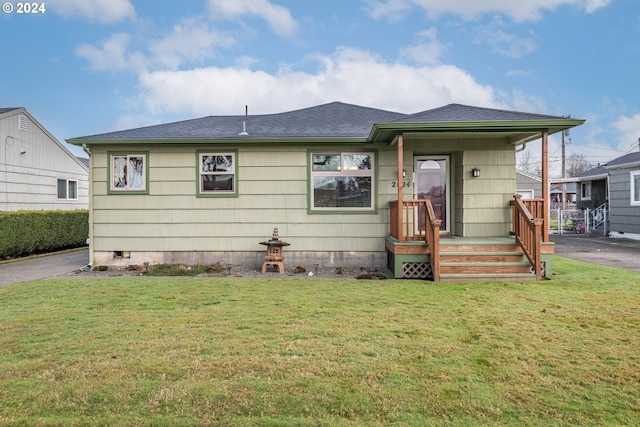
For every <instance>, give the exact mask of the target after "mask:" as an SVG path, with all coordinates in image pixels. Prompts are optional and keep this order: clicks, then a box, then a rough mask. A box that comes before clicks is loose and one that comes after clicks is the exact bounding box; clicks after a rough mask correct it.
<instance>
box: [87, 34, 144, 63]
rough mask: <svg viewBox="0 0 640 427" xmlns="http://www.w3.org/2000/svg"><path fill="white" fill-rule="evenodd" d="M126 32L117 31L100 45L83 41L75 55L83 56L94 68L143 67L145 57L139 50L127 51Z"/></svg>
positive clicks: (127, 39)
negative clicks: (92, 44)
mask: <svg viewBox="0 0 640 427" xmlns="http://www.w3.org/2000/svg"><path fill="white" fill-rule="evenodd" d="M130 40H131V37H129V35H128V34H125V33H117V34H113V35H111V36H110V37H109V38H108V39H106V40H104V41H103V43H102V46H101V47H95V46H91V45H89V44H86V43H83V44H82V45H80V46H79V47H78V48H77V49H76V55H78V56H79V57H80V58H84V59H85V60H87V61H88V62H89V65H90V66H91V68H92V69H94V70H100V71H104V70H127V69H139V68H143V67H144V66H145V64H146V63H147V59H146V58H145V57H144V55H142V54H141V53H139V52H128V49H127V48H128V45H129V42H130Z"/></svg>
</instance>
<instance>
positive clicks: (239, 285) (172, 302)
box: [0, 257, 640, 426]
mask: <svg viewBox="0 0 640 427" xmlns="http://www.w3.org/2000/svg"><path fill="white" fill-rule="evenodd" d="M555 270H556V274H555V276H554V278H553V280H551V281H544V282H537V283H536V282H526V283H519V282H491V283H464V284H452V283H446V284H439V283H432V282H423V281H410V280H404V281H402V280H363V281H359V280H354V279H344V280H323V279H317V278H314V279H309V278H305V279H242V278H215V279H205V278H150V277H142V278H111V279H82V278H78V279H71V280H46V281H35V282H29V283H21V284H15V285H9V286H4V287H0V425H29V426H48V425H64V426H74V425H104V426H119V425H122V426H129V425H136V426H182V425H185V426H186V425H198V426H206V425H234V426H235V425H243V426H246V425H248V426H251V425H259V426H284V425H300V426H305V425H309V426H332V425H336V426H361V425H366V426H375V425H415V426H425V425H436V426H441V425H469V426H476V425H514V426H522V425H528V426H536V425H539V426H549V425H554V426H562V425H581V426H584V425H638V423H640V332H639V331H640V328H639V327H640V275H639V274H637V273H632V272H626V271H622V270H618V269H612V268H604V267H597V266H594V265H590V264H586V263H581V262H577V261H570V260H567V259H564V258H559V257H556V263H555Z"/></svg>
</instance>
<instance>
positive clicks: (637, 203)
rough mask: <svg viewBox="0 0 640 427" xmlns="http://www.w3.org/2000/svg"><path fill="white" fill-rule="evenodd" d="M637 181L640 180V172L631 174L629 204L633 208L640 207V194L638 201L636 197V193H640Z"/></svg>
mask: <svg viewBox="0 0 640 427" xmlns="http://www.w3.org/2000/svg"><path fill="white" fill-rule="evenodd" d="M636 180H640V170H635V171H631V172H629V202H630V203H631V206H640V194H639V196H638V198H637V199H636V198H635V197H634V196H635V193H636V191H638V192H639V193H640V188H636ZM638 185H640V182H638Z"/></svg>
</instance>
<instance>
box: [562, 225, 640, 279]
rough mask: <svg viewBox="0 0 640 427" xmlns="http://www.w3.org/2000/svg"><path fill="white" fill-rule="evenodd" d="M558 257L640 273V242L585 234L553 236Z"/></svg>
mask: <svg viewBox="0 0 640 427" xmlns="http://www.w3.org/2000/svg"><path fill="white" fill-rule="evenodd" d="M549 240H551V241H552V242H554V243H555V244H556V245H555V253H556V255H559V256H563V257H566V258H571V259H575V260H578V261H585V262H590V263H593V264H599V265H606V266H609V267H617V268H623V269H625V270H632V271H638V272H640V240H631V239H613V238H611V237H604V236H585V235H584V234H564V235H560V234H552V235H550V236H549Z"/></svg>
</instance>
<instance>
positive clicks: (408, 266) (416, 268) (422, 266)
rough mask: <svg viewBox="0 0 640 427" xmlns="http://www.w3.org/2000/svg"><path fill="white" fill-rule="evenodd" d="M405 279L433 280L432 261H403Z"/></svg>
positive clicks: (403, 276)
mask: <svg viewBox="0 0 640 427" xmlns="http://www.w3.org/2000/svg"><path fill="white" fill-rule="evenodd" d="M402 278H403V279H424V280H433V271H431V263H428V262H403V263H402Z"/></svg>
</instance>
